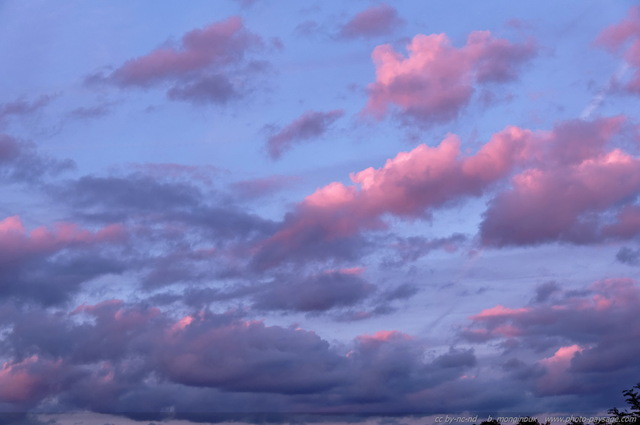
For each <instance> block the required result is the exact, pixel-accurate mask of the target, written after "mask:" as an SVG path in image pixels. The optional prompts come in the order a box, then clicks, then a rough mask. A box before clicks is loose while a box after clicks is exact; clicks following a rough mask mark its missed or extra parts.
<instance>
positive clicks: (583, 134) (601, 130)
mask: <svg viewBox="0 0 640 425" xmlns="http://www.w3.org/2000/svg"><path fill="white" fill-rule="evenodd" d="M622 123H623V119H622V118H621V117H615V118H609V119H601V120H597V121H593V122H582V121H570V122H565V123H562V124H560V125H558V126H557V127H556V128H555V129H554V130H553V131H551V132H549V133H547V134H546V135H545V134H543V135H541V137H540V138H539V142H540V143H539V148H537V151H536V152H533V153H532V157H533V158H534V161H533V162H532V163H531V165H530V167H528V168H526V169H524V170H523V171H521V172H520V173H518V174H516V175H515V176H514V177H513V179H512V187H511V188H510V189H507V190H505V191H503V192H500V193H498V194H497V196H496V197H495V198H494V199H493V200H492V201H491V202H490V204H489V208H488V209H487V211H486V213H485V218H484V221H483V222H482V224H481V228H480V234H481V238H482V241H483V243H485V244H487V245H495V246H505V245H528V244H539V243H545V242H553V241H568V242H573V243H593V242H597V241H600V240H603V239H606V238H621V239H627V238H630V237H633V236H634V235H635V234H637V232H638V230H640V229H639V228H638V226H637V225H634V218H633V216H634V214H633V211H634V210H633V208H631V207H630V206H629V205H630V204H632V203H633V199H634V198H635V196H636V194H637V193H639V192H640V160H639V159H637V158H635V157H634V156H631V155H629V154H627V153H626V152H624V151H622V150H620V149H612V150H608V151H607V150H606V149H605V145H606V144H607V143H609V142H610V141H611V138H612V136H613V135H614V134H616V133H617V131H618V130H619V129H620V126H621V125H622ZM625 206H626V207H625ZM620 208H626V209H622V210H621V209H620ZM629 208H631V209H629ZM616 211H619V213H618V214H617V217H618V218H617V221H614V222H613V223H612V222H611V217H610V216H611V213H615V212H616Z"/></svg>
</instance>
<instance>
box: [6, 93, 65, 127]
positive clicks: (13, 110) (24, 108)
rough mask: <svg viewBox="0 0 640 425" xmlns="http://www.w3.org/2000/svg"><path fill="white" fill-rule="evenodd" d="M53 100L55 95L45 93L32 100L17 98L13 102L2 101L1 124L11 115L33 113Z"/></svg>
mask: <svg viewBox="0 0 640 425" xmlns="http://www.w3.org/2000/svg"><path fill="white" fill-rule="evenodd" d="M52 100H53V96H49V95H43V96H40V97H39V98H37V99H35V100H32V101H28V100H25V99H17V100H14V101H13V102H7V103H0V125H2V124H3V121H4V120H5V119H6V118H7V117H9V116H21V115H28V114H32V113H34V112H36V111H38V110H40V109H42V108H44V107H45V106H46V105H48V104H49V103H50V102H51V101H52Z"/></svg>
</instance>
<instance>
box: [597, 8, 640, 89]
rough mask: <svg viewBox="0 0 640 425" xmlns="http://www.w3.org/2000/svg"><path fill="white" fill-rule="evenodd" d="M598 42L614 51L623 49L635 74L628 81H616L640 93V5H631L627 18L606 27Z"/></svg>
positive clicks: (626, 59) (625, 87) (625, 57)
mask: <svg viewBox="0 0 640 425" xmlns="http://www.w3.org/2000/svg"><path fill="white" fill-rule="evenodd" d="M596 43H597V44H599V45H601V46H603V47H605V48H606V49H608V50H610V51H612V52H620V51H623V53H622V57H623V58H624V60H625V61H626V62H627V64H628V65H629V66H630V67H631V68H632V70H633V75H632V76H631V78H630V80H628V81H626V82H621V81H614V83H616V84H620V85H622V87H623V88H624V89H625V90H627V91H629V92H631V93H634V94H640V6H633V7H631V8H630V9H629V12H628V14H627V17H626V18H625V19H623V20H622V21H620V22H619V23H617V24H614V25H611V26H610V27H607V28H605V29H604V30H603V31H602V32H601V33H600V35H599V36H598V38H597V39H596Z"/></svg>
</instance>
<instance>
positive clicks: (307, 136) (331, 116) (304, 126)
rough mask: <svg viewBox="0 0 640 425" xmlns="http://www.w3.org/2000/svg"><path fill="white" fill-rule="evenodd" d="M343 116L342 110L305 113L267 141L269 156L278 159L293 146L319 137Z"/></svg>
mask: <svg viewBox="0 0 640 425" xmlns="http://www.w3.org/2000/svg"><path fill="white" fill-rule="evenodd" d="M343 114H344V111H342V110H333V111H328V112H318V111H309V112H305V113H304V114H302V115H301V116H300V117H298V118H296V119H295V120H294V121H293V122H291V123H290V124H288V125H286V126H285V127H284V128H282V129H280V130H278V132H277V133H275V134H274V135H272V136H271V137H269V139H267V151H268V152H269V155H270V156H271V158H273V159H277V158H280V156H281V155H282V154H283V153H284V152H285V151H288V150H289V149H291V148H292V147H293V145H295V144H298V143H302V142H305V141H308V140H311V139H315V138H318V137H321V136H322V135H323V134H324V133H326V132H327V130H329V127H330V126H331V125H332V124H333V123H334V122H335V121H336V120H337V119H338V118H340V117H341V116H342V115H343Z"/></svg>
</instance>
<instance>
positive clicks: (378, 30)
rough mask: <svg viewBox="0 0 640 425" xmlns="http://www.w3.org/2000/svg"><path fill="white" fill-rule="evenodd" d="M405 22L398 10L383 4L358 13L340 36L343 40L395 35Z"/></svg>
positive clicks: (345, 26) (343, 27)
mask: <svg viewBox="0 0 640 425" xmlns="http://www.w3.org/2000/svg"><path fill="white" fill-rule="evenodd" d="M403 22H404V21H403V20H402V19H400V17H399V16H398V12H397V11H396V9H394V8H393V7H391V6H389V5H387V4H385V3H382V4H380V5H378V6H372V7H370V8H368V9H365V10H363V11H361V12H358V13H357V14H356V15H355V16H354V17H353V18H351V19H350V20H349V21H348V22H347V23H346V24H344V25H343V26H342V28H341V29H340V31H339V33H338V36H339V37H341V38H358V37H363V38H368V37H378V36H383V35H388V34H391V33H393V31H395V30H396V29H397V28H398V27H399V26H400V25H402V24H403Z"/></svg>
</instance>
